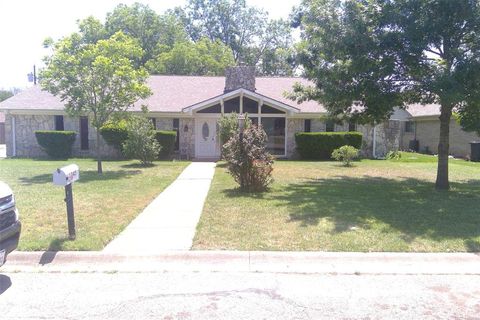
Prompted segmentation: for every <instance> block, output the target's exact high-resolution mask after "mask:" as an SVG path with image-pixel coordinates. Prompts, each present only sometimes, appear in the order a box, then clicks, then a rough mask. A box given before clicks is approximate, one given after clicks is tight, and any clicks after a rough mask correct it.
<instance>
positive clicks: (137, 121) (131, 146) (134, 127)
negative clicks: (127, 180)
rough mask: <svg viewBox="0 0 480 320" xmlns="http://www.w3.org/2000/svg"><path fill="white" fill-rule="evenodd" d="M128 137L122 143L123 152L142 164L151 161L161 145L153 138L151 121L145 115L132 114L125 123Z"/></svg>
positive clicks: (153, 132)
mask: <svg viewBox="0 0 480 320" xmlns="http://www.w3.org/2000/svg"><path fill="white" fill-rule="evenodd" d="M127 128H128V137H127V140H126V141H125V142H124V143H123V152H124V153H125V155H126V156H127V157H129V158H133V159H137V160H140V162H141V163H142V164H143V165H148V164H150V163H152V161H153V160H155V159H156V158H157V156H158V153H159V152H160V149H161V146H160V144H159V143H158V141H157V139H155V129H154V128H153V125H152V122H151V121H150V120H148V119H147V118H145V117H139V116H133V117H132V118H131V119H130V120H129V121H128V124H127Z"/></svg>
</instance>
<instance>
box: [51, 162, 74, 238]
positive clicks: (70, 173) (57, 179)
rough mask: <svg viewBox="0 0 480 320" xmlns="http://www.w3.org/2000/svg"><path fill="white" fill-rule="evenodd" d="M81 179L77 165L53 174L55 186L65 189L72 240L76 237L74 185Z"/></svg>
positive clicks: (71, 165) (69, 234)
mask: <svg viewBox="0 0 480 320" xmlns="http://www.w3.org/2000/svg"><path fill="white" fill-rule="evenodd" d="M79 178H80V170H79V169H78V166H77V165H76V164H70V165H68V166H65V167H63V168H58V169H57V170H55V172H54V173H53V184H54V185H57V186H62V187H65V203H66V204H67V223H68V236H69V238H70V239H71V240H74V239H75V237H76V231H75V212H74V210H73V191H72V183H73V182H74V181H77V180H78V179H79Z"/></svg>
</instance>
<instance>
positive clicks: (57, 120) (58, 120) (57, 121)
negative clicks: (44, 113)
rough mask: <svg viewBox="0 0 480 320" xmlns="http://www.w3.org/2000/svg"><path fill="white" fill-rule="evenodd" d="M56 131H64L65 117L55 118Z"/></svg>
mask: <svg viewBox="0 0 480 320" xmlns="http://www.w3.org/2000/svg"><path fill="white" fill-rule="evenodd" d="M55 130H57V131H63V130H65V126H64V124H63V116H55Z"/></svg>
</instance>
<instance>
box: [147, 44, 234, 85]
mask: <svg viewBox="0 0 480 320" xmlns="http://www.w3.org/2000/svg"><path fill="white" fill-rule="evenodd" d="M231 65H234V61H233V56H232V52H231V51H230V50H229V48H228V47H227V46H225V45H224V44H223V43H221V42H220V41H218V40H217V41H211V40H209V39H207V38H202V39H200V40H199V41H197V42H192V41H185V42H177V43H175V44H174V45H173V47H172V48H171V50H168V51H165V52H162V53H160V54H159V55H158V56H157V57H156V58H155V59H153V60H150V61H149V62H148V63H147V68H148V70H149V71H150V72H151V73H153V74H176V75H197V76H200V75H211V76H212V75H222V74H223V73H224V71H225V68H226V67H228V66H231Z"/></svg>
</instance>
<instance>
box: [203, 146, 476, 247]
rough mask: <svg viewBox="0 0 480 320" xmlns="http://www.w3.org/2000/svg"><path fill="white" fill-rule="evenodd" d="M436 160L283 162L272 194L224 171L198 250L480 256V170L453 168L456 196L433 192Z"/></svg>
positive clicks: (458, 164) (467, 165)
mask: <svg viewBox="0 0 480 320" xmlns="http://www.w3.org/2000/svg"><path fill="white" fill-rule="evenodd" d="M435 176H436V158H435V157H433V156H425V155H417V154H403V156H402V158H401V159H400V160H363V161H361V162H355V163H354V166H353V167H351V168H345V167H342V166H340V165H339V164H338V163H335V162H294V161H277V162H276V163H275V168H274V178H275V183H274V184H273V185H272V187H271V189H270V190H269V191H268V192H264V193H259V194H246V193H242V192H240V191H239V190H238V189H237V188H236V185H235V183H234V181H233V180H232V178H231V177H230V176H229V175H228V173H226V169H225V165H219V166H218V167H217V169H216V173H215V178H214V181H213V183H212V188H211V190H210V193H209V195H208V199H207V202H206V204H205V208H204V212H203V215H202V218H201V220H200V223H199V225H198V227H197V234H196V236H195V240H194V249H198V250H200V249H235V250H320V251H363V252H368V251H407V252H453V251H455V252H463V251H476V252H478V251H480V209H479V208H480V164H479V163H471V162H466V161H463V160H453V159H452V160H451V161H450V180H451V186H452V189H451V191H448V192H439V191H435V189H434V181H435Z"/></svg>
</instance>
